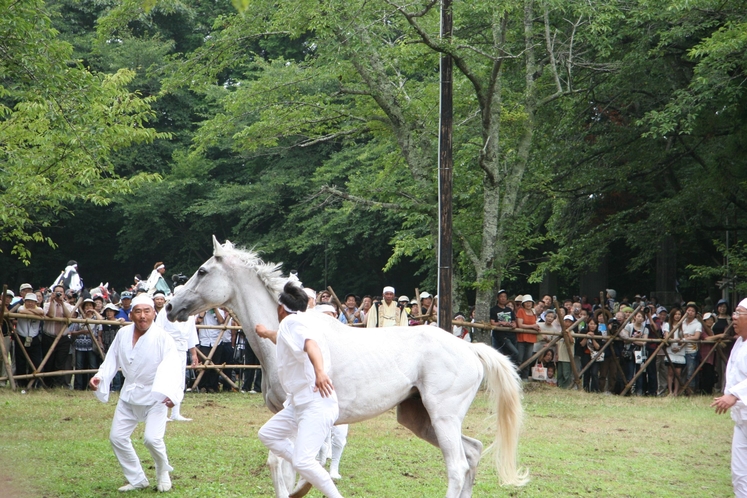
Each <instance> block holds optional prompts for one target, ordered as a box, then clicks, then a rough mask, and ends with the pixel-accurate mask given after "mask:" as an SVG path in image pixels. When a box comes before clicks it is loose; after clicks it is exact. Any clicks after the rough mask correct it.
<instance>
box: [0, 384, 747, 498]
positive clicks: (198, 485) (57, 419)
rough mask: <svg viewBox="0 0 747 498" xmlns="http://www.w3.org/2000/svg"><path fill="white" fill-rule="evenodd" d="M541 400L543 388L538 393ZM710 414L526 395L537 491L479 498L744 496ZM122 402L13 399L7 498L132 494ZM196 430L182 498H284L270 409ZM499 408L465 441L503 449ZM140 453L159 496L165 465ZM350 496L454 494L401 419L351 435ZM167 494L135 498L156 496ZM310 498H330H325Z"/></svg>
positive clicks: (526, 439)
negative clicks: (114, 428)
mask: <svg viewBox="0 0 747 498" xmlns="http://www.w3.org/2000/svg"><path fill="white" fill-rule="evenodd" d="M530 387H535V386H530ZM709 403H710V400H709V399H708V398H705V397H692V398H677V399H672V398H660V399H649V398H619V397H616V396H603V395H591V394H586V393H579V392H570V391H559V390H558V389H557V388H551V387H549V386H539V387H535V388H534V389H531V390H529V391H528V392H526V393H525V397H524V405H525V409H526V419H525V424H524V431H523V435H522V438H521V443H520V457H519V458H520V462H521V464H522V465H523V466H526V467H528V468H529V471H530V475H531V479H532V480H531V482H530V483H529V484H528V485H526V486H525V487H523V488H510V487H507V488H502V487H500V486H498V485H497V479H496V476H495V472H494V471H493V469H492V468H491V467H490V459H489V458H488V457H486V458H484V459H483V462H482V464H481V466H480V469H479V472H478V478H477V484H476V486H475V491H474V496H475V497H494V496H515V497H535V496H536V497H545V496H553V497H554V496H595V497H596V496H605V497H606V496H618V497H643V496H646V497H648V496H661V497H668V496H671V497H676V498H682V497H690V496H692V497H727V496H733V494H732V492H731V480H730V474H729V460H730V443H731V434H732V423H731V420H730V419H729V417H728V415H722V416H716V415H715V414H714V413H713V411H712V410H711V409H709V408H708V405H709ZM114 406H115V403H114V401H110V402H109V403H108V404H101V403H99V402H98V401H96V400H95V398H94V397H93V395H92V394H91V393H79V392H70V391H51V392H44V391H33V392H30V393H28V394H20V393H13V392H11V391H10V390H8V389H0V417H2V418H1V420H2V428H3V430H2V439H0V497H9V498H10V497H13V498H28V497H46V498H56V497H60V498H62V497H65V498H68V497H69V498H83V497H92V498H93V497H96V498H99V497H113V496H121V494H120V493H118V492H117V488H118V487H119V486H121V485H122V484H124V483H125V481H124V478H123V476H122V473H121V470H120V468H119V465H118V464H117V461H116V459H115V458H114V455H113V453H112V451H111V449H110V447H109V442H108V433H109V426H110V423H111V419H112V414H113V412H114ZM182 412H183V413H184V414H185V415H187V416H190V417H193V418H194V421H193V422H189V423H170V424H169V426H168V428H167V431H166V445H167V448H168V453H169V458H170V459H171V464H172V466H173V467H174V469H175V470H174V472H173V473H172V479H173V482H174V489H173V491H172V492H171V496H173V497H198V496H199V497H236V496H252V497H254V496H257V497H262V496H267V497H271V496H273V495H272V486H271V482H270V477H269V472H268V470H267V468H266V465H265V461H266V458H267V451H266V450H265V448H264V447H263V446H262V444H261V443H260V442H259V441H258V440H257V437H256V434H257V430H258V429H259V427H260V426H261V425H262V424H263V423H264V422H265V421H266V420H267V419H268V418H269V416H270V414H269V412H268V411H267V409H266V408H265V407H264V404H263V402H262V399H261V396H260V395H249V394H238V393H232V394H188V395H187V397H186V399H185V402H184V405H183V408H182ZM490 422H491V420H490V417H489V410H488V407H487V403H486V398H485V397H484V396H483V395H482V393H481V394H480V395H478V398H477V399H476V401H475V403H474V404H473V406H472V408H471V410H470V412H469V415H468V417H467V419H466V420H465V426H464V432H465V433H466V434H468V435H472V436H475V437H478V438H479V439H481V440H482V441H483V442H487V441H489V440H490ZM133 440H135V449H136V450H137V451H138V454H139V455H140V457H141V460H142V461H143V462H144V466H145V467H146V474H148V476H149V478H150V479H151V483H154V482H155V479H154V475H153V474H154V470H153V468H152V460H151V459H150V455H149V454H148V452H147V450H146V449H145V447H144V446H143V445H142V426H140V427H139V428H138V430H137V431H136V432H135V434H134V436H133ZM340 472H341V474H342V476H343V479H342V480H340V481H339V483H338V486H339V489H340V492H341V493H342V494H343V495H344V496H346V497H348V496H359V497H383V498H388V497H428V498H430V497H439V496H444V495H445V492H446V479H445V470H444V466H443V460H442V458H441V454H440V452H439V451H438V450H437V449H435V448H433V447H432V446H430V445H428V444H426V443H424V442H422V441H421V440H419V439H417V438H415V437H414V436H413V435H412V434H411V433H410V432H409V431H407V430H406V429H404V428H402V427H400V426H399V425H398V424H397V423H396V420H395V417H394V412H393V411H391V412H388V413H386V414H384V415H382V416H380V417H378V418H376V419H374V420H370V421H367V422H365V423H362V424H357V425H354V426H351V428H350V435H349V437H348V446H347V448H346V450H345V454H344V455H343V460H342V465H341V469H340ZM155 493H156V492H155V487H152V488H151V489H149V490H143V491H139V492H132V493H129V494H128V495H127V496H152V495H154V494H155ZM308 496H312V497H320V496H322V495H321V494H320V493H319V492H317V491H315V490H314V491H312V492H311V493H310V494H309V495H308Z"/></svg>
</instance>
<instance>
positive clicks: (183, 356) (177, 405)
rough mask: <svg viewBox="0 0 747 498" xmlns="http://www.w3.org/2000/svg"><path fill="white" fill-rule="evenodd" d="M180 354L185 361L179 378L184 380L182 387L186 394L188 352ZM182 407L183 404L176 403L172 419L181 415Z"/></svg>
mask: <svg viewBox="0 0 747 498" xmlns="http://www.w3.org/2000/svg"><path fill="white" fill-rule="evenodd" d="M179 354H180V355H181V356H182V360H184V361H182V363H181V365H182V368H181V371H180V372H179V373H180V374H181V377H179V378H180V379H182V380H181V383H180V385H181V388H182V392H184V388H185V387H187V384H186V382H187V381H186V377H187V356H186V354H187V352H186V351H179ZM180 406H181V403H174V408H172V409H171V417H172V418H173V417H174V415H181V412H180V410H179V407H180Z"/></svg>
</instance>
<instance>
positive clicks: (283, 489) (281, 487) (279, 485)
mask: <svg viewBox="0 0 747 498" xmlns="http://www.w3.org/2000/svg"><path fill="white" fill-rule="evenodd" d="M267 466H268V467H269V468H270V476H271V477H272V486H273V487H274V488H275V498H288V487H289V484H293V480H294V479H295V477H296V476H295V472H294V471H293V466H292V465H291V463H290V462H288V461H287V460H284V459H282V458H280V457H279V456H277V455H276V454H275V453H273V452H272V451H270V454H269V456H268V457H267Z"/></svg>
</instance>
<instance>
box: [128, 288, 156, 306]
mask: <svg viewBox="0 0 747 498" xmlns="http://www.w3.org/2000/svg"><path fill="white" fill-rule="evenodd" d="M131 304H132V308H133V309H134V308H135V306H137V305H138V304H145V305H148V306H150V307H151V308H153V309H155V308H156V305H155V303H154V302H153V300H152V299H151V298H150V297H148V294H146V293H144V292H142V293H140V294H138V295H137V296H135V298H134V299H133V300H132V303H131Z"/></svg>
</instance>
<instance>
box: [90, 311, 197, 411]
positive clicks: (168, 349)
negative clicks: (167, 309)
mask: <svg viewBox="0 0 747 498" xmlns="http://www.w3.org/2000/svg"><path fill="white" fill-rule="evenodd" d="M134 333H135V325H134V324H130V325H127V326H125V327H122V328H121V329H119V332H117V335H116V336H115V337H114V342H112V345H111V347H110V348H109V351H108V352H107V354H106V359H105V360H104V363H102V364H101V367H100V368H99V371H98V372H96V375H95V377H98V378H100V379H101V383H100V384H99V387H98V390H97V391H96V397H98V398H99V399H100V400H101V401H103V402H106V401H108V400H109V383H110V382H111V381H112V379H113V378H114V375H115V374H116V373H117V369H118V368H121V369H122V374H123V375H124V377H125V381H124V385H123V386H122V391H121V393H120V395H119V399H120V400H122V401H125V402H127V403H130V404H133V405H143V406H150V405H153V404H155V403H159V402H161V401H163V400H164V399H165V398H167V397H168V398H169V399H171V401H173V402H174V403H180V402H181V400H182V398H183V397H184V393H183V392H182V384H181V383H182V379H180V377H181V375H182V370H181V363H182V362H183V361H184V358H183V357H182V356H181V355H180V354H179V352H178V351H177V350H176V344H174V340H173V339H172V338H171V336H169V334H168V333H166V331H165V330H163V329H162V328H161V327H159V326H158V325H155V324H153V325H151V327H150V328H149V329H148V331H147V332H146V333H145V334H143V335H142V336H141V337H140V339H138V341H137V343H136V344H135V347H132V339H133V336H134Z"/></svg>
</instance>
